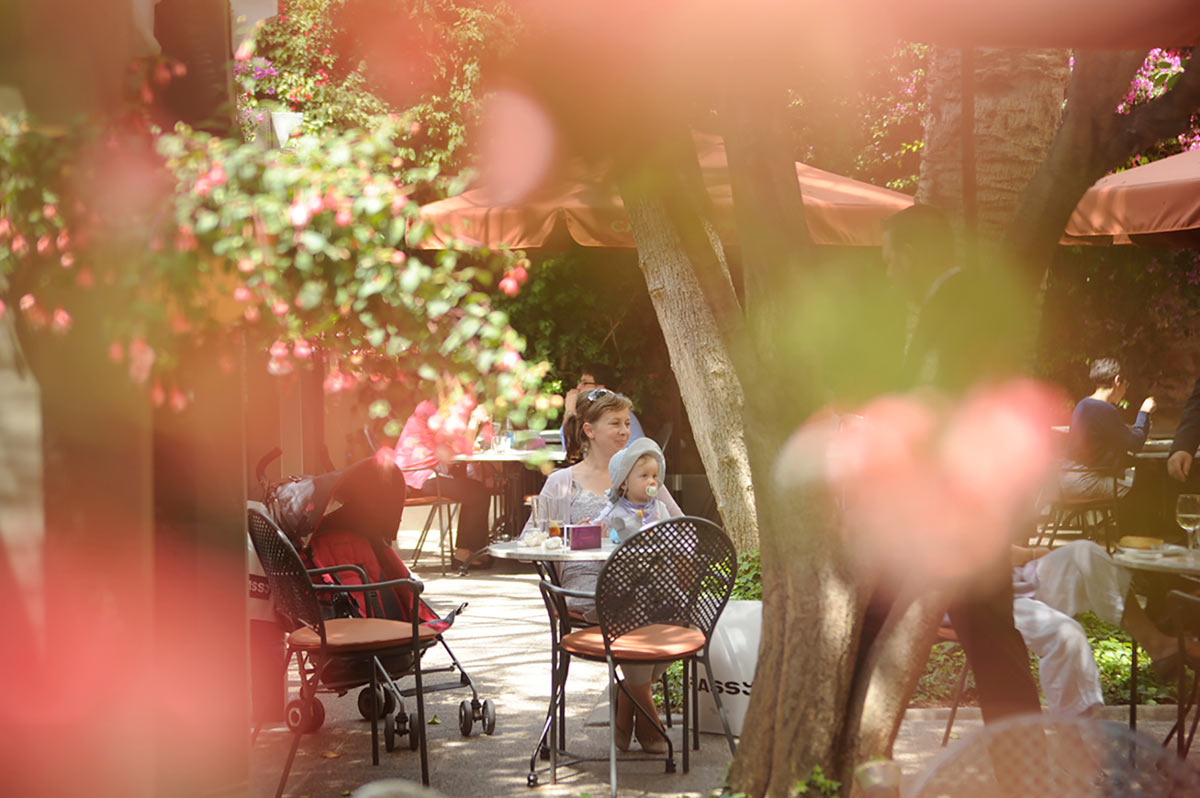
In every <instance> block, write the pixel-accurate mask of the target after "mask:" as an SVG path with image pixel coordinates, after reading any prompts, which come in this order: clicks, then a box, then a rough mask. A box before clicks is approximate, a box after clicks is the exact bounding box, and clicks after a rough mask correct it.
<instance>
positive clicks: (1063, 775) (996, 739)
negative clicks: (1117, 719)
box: [906, 714, 1200, 798]
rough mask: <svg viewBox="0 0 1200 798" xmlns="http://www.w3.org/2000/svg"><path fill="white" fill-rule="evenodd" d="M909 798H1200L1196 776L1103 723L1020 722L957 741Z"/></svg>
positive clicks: (1152, 746) (1033, 718) (1150, 743)
mask: <svg viewBox="0 0 1200 798" xmlns="http://www.w3.org/2000/svg"><path fill="white" fill-rule="evenodd" d="M906 794H908V795H911V796H913V798H935V797H938V798H959V797H960V796H961V797H962V798H1012V796H1017V795H1030V796H1033V795H1039V796H1040V795H1046V796H1050V795H1053V796H1055V798H1076V796H1078V798H1100V797H1101V796H1103V798H1118V796H1120V797H1121V798H1138V797H1139V796H1146V798H1149V797H1150V796H1155V798H1166V797H1167V796H1178V797H1179V798H1183V796H1186V795H1200V772H1197V771H1196V769H1195V768H1194V767H1192V766H1191V765H1189V764H1188V763H1187V761H1186V760H1183V759H1180V758H1179V757H1177V756H1175V754H1173V753H1172V752H1170V751H1168V750H1166V749H1164V748H1163V747H1162V746H1161V745H1159V744H1158V743H1157V742H1155V741H1154V740H1151V739H1150V738H1148V737H1146V736H1144V735H1141V734H1138V733H1137V732H1134V731H1131V730H1130V729H1129V727H1127V726H1125V725H1123V724H1120V723H1113V722H1111V721H1102V720H1093V719H1084V718H1074V717H1070V718H1069V717H1062V716H1055V715H1042V714H1039V715H1022V716H1019V717H1013V718H1006V719H1005V720H1003V721H998V722H996V723H993V724H991V725H989V726H986V727H984V728H983V729H981V730H979V731H978V732H976V733H974V734H972V735H970V736H969V737H967V738H966V739H965V740H963V741H962V742H961V743H960V744H959V746H958V747H957V748H952V749H950V750H948V751H946V752H945V753H943V754H942V755H941V756H939V757H938V758H937V759H935V760H934V762H933V763H932V764H931V765H930V766H929V768H928V769H926V771H925V772H924V773H923V774H921V776H920V777H918V780H917V783H916V785H914V787H913V790H912V791H911V792H910V793H906Z"/></svg>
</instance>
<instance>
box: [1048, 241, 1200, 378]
mask: <svg viewBox="0 0 1200 798" xmlns="http://www.w3.org/2000/svg"><path fill="white" fill-rule="evenodd" d="M1197 286H1200V257H1198V256H1197V254H1196V253H1195V252H1194V251H1191V250H1178V251H1171V250H1162V249H1153V248H1144V247H1072V248H1060V251H1059V252H1058V254H1057V257H1056V258H1055V260H1054V263H1053V266H1052V267H1051V270H1050V279H1049V284H1048V286H1047V290H1046V301H1045V309H1044V315H1043V324H1042V338H1041V341H1040V343H1039V352H1038V370H1039V371H1040V372H1041V374H1042V375H1043V376H1046V377H1049V378H1051V379H1053V380H1055V381H1056V382H1058V383H1060V384H1062V385H1064V386H1066V387H1067V388H1068V390H1069V391H1070V392H1071V393H1072V395H1073V396H1084V395H1086V394H1087V393H1090V392H1091V387H1090V384H1089V383H1088V381H1087V364H1088V363H1089V362H1090V361H1091V360H1092V359H1093V358H1096V357H1103V356H1115V357H1117V358H1118V359H1120V360H1121V362H1122V363H1123V364H1124V368H1125V369H1126V370H1127V371H1128V372H1129V376H1130V378H1131V380H1132V382H1133V385H1134V391H1135V392H1136V391H1138V390H1142V391H1145V392H1147V393H1148V392H1150V391H1151V390H1152V387H1153V385H1154V384H1155V383H1156V382H1159V381H1165V380H1169V379H1170V378H1171V377H1172V376H1175V372H1176V371H1177V366H1175V365H1174V364H1175V362H1176V361H1177V360H1178V353H1179V352H1180V351H1181V350H1182V349H1183V348H1185V347H1187V346H1188V345H1189V343H1190V338H1191V330H1194V329H1195V327H1196V324H1197V323H1200V291H1197V290H1196V287H1197ZM1134 398H1137V396H1135V397H1134ZM1139 401H1140V399H1139Z"/></svg>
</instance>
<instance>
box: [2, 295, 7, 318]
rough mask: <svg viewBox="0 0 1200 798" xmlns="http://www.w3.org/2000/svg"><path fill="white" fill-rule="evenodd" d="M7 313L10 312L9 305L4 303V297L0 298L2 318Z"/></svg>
mask: <svg viewBox="0 0 1200 798" xmlns="http://www.w3.org/2000/svg"><path fill="white" fill-rule="evenodd" d="M5 313H8V305H6V304H4V300H3V299H0V319H2V318H4V314H5Z"/></svg>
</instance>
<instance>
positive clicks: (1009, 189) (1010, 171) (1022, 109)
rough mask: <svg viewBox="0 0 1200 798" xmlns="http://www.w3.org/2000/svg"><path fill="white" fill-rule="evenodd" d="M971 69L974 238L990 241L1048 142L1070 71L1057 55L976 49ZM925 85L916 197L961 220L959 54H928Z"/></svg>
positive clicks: (1000, 229)
mask: <svg viewBox="0 0 1200 798" xmlns="http://www.w3.org/2000/svg"><path fill="white" fill-rule="evenodd" d="M975 65H976V69H975V126H974V141H975V171H976V181H977V206H978V209H979V215H978V225H979V228H978V234H979V236H980V238H981V239H982V240H985V241H986V240H991V241H995V240H997V239H999V237H1000V234H1001V233H1002V232H1003V231H1004V229H1005V227H1006V226H1007V224H1008V221H1009V219H1011V218H1012V213H1013V210H1014V209H1015V208H1016V206H1017V202H1018V200H1019V199H1020V197H1021V192H1022V191H1023V190H1024V188H1025V186H1026V185H1027V184H1028V183H1029V179H1030V177H1032V176H1033V173H1034V171H1035V170H1036V169H1037V168H1038V165H1039V164H1040V163H1041V162H1042V161H1043V160H1044V158H1045V155H1046V151H1047V150H1048V149H1049V147H1050V142H1051V140H1052V139H1053V138H1054V131H1055V130H1056V129H1057V127H1058V123H1059V120H1060V118H1061V116H1062V104H1063V98H1064V96H1065V90H1066V85H1067V79H1068V76H1069V74H1070V71H1069V67H1068V61H1067V53H1066V51H1063V50H998V49H991V48H981V49H978V50H976V57H975ZM928 86H929V109H930V115H929V119H928V121H927V122H926V124H925V151H924V153H923V155H922V157H921V181H920V185H919V187H918V189H917V197H916V199H917V202H921V203H925V204H928V205H934V206H936V207H938V208H941V209H942V210H944V211H946V212H947V213H949V214H950V215H951V217H952V218H961V215H962V207H963V179H962V176H963V170H962V126H961V123H962V110H963V109H962V51H961V50H960V49H957V48H951V47H940V46H939V47H934V48H933V49H932V50H931V51H930V57H929V76H928Z"/></svg>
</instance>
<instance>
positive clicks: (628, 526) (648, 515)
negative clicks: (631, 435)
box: [596, 438, 670, 543]
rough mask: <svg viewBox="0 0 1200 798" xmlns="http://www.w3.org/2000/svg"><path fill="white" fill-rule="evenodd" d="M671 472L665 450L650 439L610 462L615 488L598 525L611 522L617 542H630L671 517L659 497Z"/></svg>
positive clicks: (613, 537)
mask: <svg viewBox="0 0 1200 798" xmlns="http://www.w3.org/2000/svg"><path fill="white" fill-rule="evenodd" d="M666 473H667V461H666V458H665V457H663V453H662V449H660V448H658V444H657V443H655V442H654V441H653V440H651V439H650V438H638V439H637V440H636V441H634V442H633V443H631V444H629V446H627V447H626V448H624V449H622V450H621V451H619V452H617V453H616V454H614V455H613V457H612V459H611V460H609V461H608V476H609V479H611V480H612V487H611V488H609V491H608V493H607V496H608V501H609V505H608V507H607V508H605V510H604V512H602V513H601V514H600V517H599V518H597V519H596V521H597V523H607V524H608V531H609V535H610V537H611V538H612V541H613V542H614V543H620V542H621V541H624V540H628V539H629V538H630V537H631V536H632V535H633V533H635V532H637V531H638V530H640V529H642V528H643V527H645V526H648V525H650V524H653V523H656V522H658V521H662V520H663V519H665V518H668V517H669V516H670V512H669V511H668V510H667V505H666V504H664V503H663V502H662V501H661V500H660V499H658V498H657V496H658V486H659V485H660V484H661V483H662V480H663V478H664V477H665V476H666Z"/></svg>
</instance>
